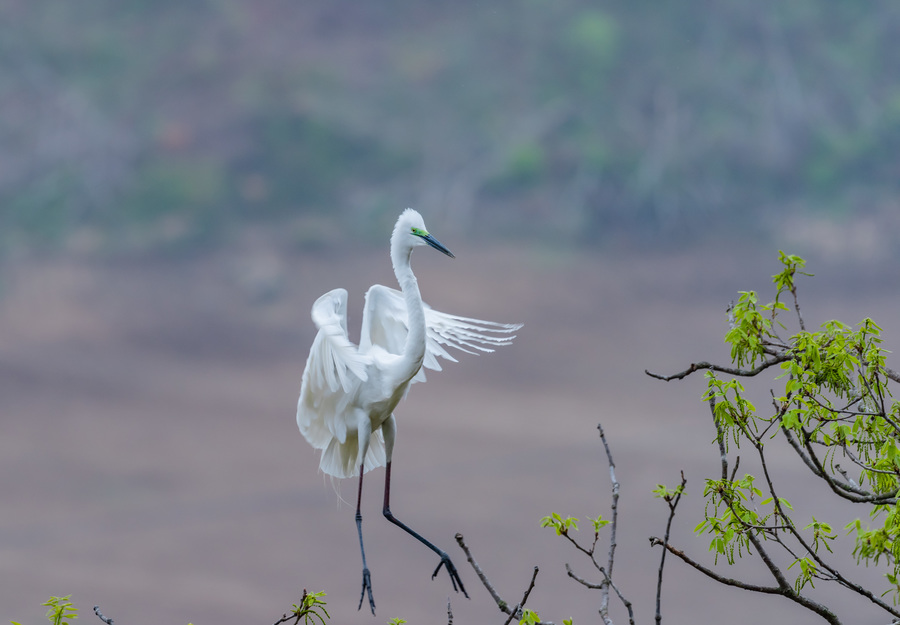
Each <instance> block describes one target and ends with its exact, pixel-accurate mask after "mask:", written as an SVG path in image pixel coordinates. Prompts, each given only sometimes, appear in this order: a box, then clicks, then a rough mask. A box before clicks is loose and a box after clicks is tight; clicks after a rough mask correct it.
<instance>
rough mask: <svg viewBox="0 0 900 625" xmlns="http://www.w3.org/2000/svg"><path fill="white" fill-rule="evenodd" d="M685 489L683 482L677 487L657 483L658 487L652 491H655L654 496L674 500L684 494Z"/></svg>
mask: <svg viewBox="0 0 900 625" xmlns="http://www.w3.org/2000/svg"><path fill="white" fill-rule="evenodd" d="M684 490H685V488H684V485H683V484H679V485H678V486H676V487H675V488H669V487H668V486H666V485H665V484H657V485H656V488H654V489H653V491H652V492H653V496H654V497H656V498H658V499H664V500H666V501H672V500H673V499H675V498H676V497H677V496H678V495H681V494H683V493H684Z"/></svg>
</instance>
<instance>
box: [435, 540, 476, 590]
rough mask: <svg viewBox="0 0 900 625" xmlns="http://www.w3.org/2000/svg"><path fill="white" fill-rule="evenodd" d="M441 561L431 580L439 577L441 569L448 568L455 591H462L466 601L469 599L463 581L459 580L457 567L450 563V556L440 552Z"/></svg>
mask: <svg viewBox="0 0 900 625" xmlns="http://www.w3.org/2000/svg"><path fill="white" fill-rule="evenodd" d="M440 556H441V561H440V562H439V563H438V565H437V568H436V569H434V573H432V574H431V579H434V578H435V577H437V574H438V571H440V570H441V567H442V566H444V567H447V573H448V574H449V575H450V582H451V583H452V584H453V590H455V591H456V592H459V591H460V590H461V591H462V594H464V595H465V597H466V599H468V598H469V593H467V592H466V587H465V586H463V583H462V580H461V579H460V578H459V573H457V572H456V567H455V566H453V562H451V561H450V556H448V555H447V554H446V553H444V552H443V551H441V552H440Z"/></svg>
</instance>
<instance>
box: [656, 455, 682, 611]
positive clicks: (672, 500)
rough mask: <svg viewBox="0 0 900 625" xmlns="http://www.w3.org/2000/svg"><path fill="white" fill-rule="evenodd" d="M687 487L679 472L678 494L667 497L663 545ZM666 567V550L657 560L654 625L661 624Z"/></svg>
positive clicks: (667, 540)
mask: <svg viewBox="0 0 900 625" xmlns="http://www.w3.org/2000/svg"><path fill="white" fill-rule="evenodd" d="M685 486H687V478H686V477H684V471H682V472H681V486H680V487H679V488H678V494H677V495H675V496H674V497H672V496H667V497H666V503H667V504H669V520H668V521H666V533H665V535H664V537H663V541H664V543H663V544H665V545H668V544H669V533H670V532H671V530H672V519H674V518H675V508H677V507H678V502H679V501H681V495H682V494H684V488H685ZM665 565H666V550H665V549H663V552H662V556H661V557H660V559H659V578H658V579H657V582H656V625H659V624H660V623H661V622H662V582H663V567H664V566H665Z"/></svg>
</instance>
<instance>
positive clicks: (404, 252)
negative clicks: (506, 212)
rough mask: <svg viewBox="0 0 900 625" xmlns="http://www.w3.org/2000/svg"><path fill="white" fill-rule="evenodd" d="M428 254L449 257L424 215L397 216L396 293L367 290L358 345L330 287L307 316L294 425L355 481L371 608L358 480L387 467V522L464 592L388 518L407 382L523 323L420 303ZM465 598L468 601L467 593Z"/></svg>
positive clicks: (501, 340)
mask: <svg viewBox="0 0 900 625" xmlns="http://www.w3.org/2000/svg"><path fill="white" fill-rule="evenodd" d="M421 245H430V246H431V247H433V248H435V249H437V250H438V251H440V252H443V253H444V254H446V255H447V256H450V257H451V258H453V254H452V253H451V252H450V250H448V249H447V248H446V247H444V246H443V245H442V244H441V243H440V242H438V241H437V240H436V239H435V238H434V237H433V236H431V235H430V234H429V233H428V231H427V230H426V229H425V223H424V221H423V220H422V216H421V215H419V213H417V212H416V211H414V210H412V209H411V208H408V209H406V210H405V211H403V213H402V214H401V215H400V218H399V219H398V220H397V223H396V225H395V226H394V231H393V234H392V235H391V263H392V264H393V267H394V274H395V275H396V276H397V282H398V283H399V284H400V289H401V290H400V291H397V290H396V289H392V288H389V287H386V286H381V285H379V284H376V285H374V286H372V287H371V288H369V290H368V291H367V292H366V303H365V308H364V309H363V319H362V332H361V334H360V341H359V346H356V345H354V344H353V343H352V342H351V341H350V339H349V338H348V336H347V291H345V290H344V289H335V290H333V291H330V292H328V293H326V294H325V295H323V296H322V297H320V298H319V299H318V300H316V303H315V304H313V307H312V319H313V322H315V324H316V327H317V328H318V329H319V331H318V334H317V335H316V338H315V340H314V341H313V344H312V347H311V348H310V350H309V358H308V359H307V361H306V369H305V370H304V371H303V382H302V385H301V388H300V399H299V401H298V403H297V425H298V426H299V428H300V432H301V433H302V434H303V436H304V437H306V440H307V441H309V443H310V445H312V446H313V447H314V448H315V449H318V450H320V451H321V459H320V461H319V468H320V469H321V470H322V471H323V472H325V473H327V474H328V475H332V476H334V477H337V478H345V477H352V476H355V475H358V476H359V491H358V495H357V500H356V527H357V531H358V533H359V545H360V551H361V553H362V561H363V582H362V593H361V595H360V599H359V605H360V607H362V602H363V599H364V598H365V596H366V593H367V592H368V596H369V605H370V607H371V609H372V614H374V613H375V601H374V599H373V597H372V582H371V577H370V575H369V569H368V567H367V565H366V552H365V548H364V547H363V538H362V514H361V512H360V506H361V502H362V483H363V474H365V473H366V472H367V471H370V470H371V469H374V468H376V467H382V466H384V467H386V471H385V487H384V508H383V513H384V516H385V517H386V518H387V519H388V520H389V521H391V522H392V523H394V524H395V525H397V526H399V527H401V528H402V529H403V530H405V531H406V532H408V533H409V534H411V535H412V536H413V537H415V538H416V539H417V540H419V541H420V542H422V543H423V544H425V545H426V546H428V547H429V548H430V549H432V550H433V551H434V552H435V553H437V554H438V555H439V556H440V557H441V561H440V563H439V564H438V566H437V568H436V569H435V571H434V574H433V575H432V578H433V577H434V576H435V575H437V573H438V571H439V570H440V568H441V567H442V566H445V567H446V568H447V572H448V573H449V575H450V580H451V582H452V583H453V588H454V590H456V589H457V587H458V588H459V590H462V592H463V594H465V593H466V590H465V587H464V586H463V584H462V580H461V579H460V578H459V574H458V572H457V571H456V568H455V567H454V565H453V563H452V562H451V561H450V558H449V556H448V555H447V554H446V553H445V552H444V551H441V550H440V549H438V548H437V547H435V546H434V545H433V544H432V543H430V542H429V541H427V540H426V539H424V538H423V537H422V536H420V535H419V534H418V533H416V532H415V531H413V530H412V529H410V528H409V527H408V526H406V525H405V524H403V523H401V522H400V521H398V520H397V519H396V518H395V517H394V516H393V514H391V511H390V484H391V456H392V452H393V447H394V434H395V432H396V420H395V419H394V415H393V412H394V408H395V407H396V406H397V404H398V402H399V401H400V400H401V399H402V398H403V397H404V396H405V395H406V392H407V390H408V388H409V385H410V384H411V383H413V382H424V381H425V371H424V368H428V369H432V370H435V371H440V370H441V365H440V362H439V360H438V359H439V358H445V359H447V360H450V361H454V362H455V360H456V359H455V358H454V357H453V356H452V355H451V354H450V353H449V352H448V351H447V349H445V348H448V347H449V348H455V349H458V350H461V351H463V352H468V353H475V352H479V351H480V352H490V351H493V348H494V347H497V346H500V345H508V344H509V343H510V342H511V341H512V340H513V338H515V337H514V336H513V335H512V332H515V331H516V330H518V329H519V328H520V327H522V326H521V324H502V323H494V322H491V321H481V320H478V319H470V318H468V317H459V316H456V315H448V314H446V313H442V312H439V311H437V310H434V309H432V308H431V307H429V306H428V305H427V304H425V303H424V302H423V301H422V296H421V294H420V293H419V286H418V283H417V282H416V277H415V276H414V275H413V272H412V269H411V267H410V256H411V254H412V251H413V249H414V248H416V247H418V246H421ZM466 596H468V595H466Z"/></svg>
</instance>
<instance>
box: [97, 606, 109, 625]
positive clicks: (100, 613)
mask: <svg viewBox="0 0 900 625" xmlns="http://www.w3.org/2000/svg"><path fill="white" fill-rule="evenodd" d="M94 614H96V615H97V618H99V619H100V620H101V621H103V622H104V623H106V625H113V620H112V619H111V618H106V617H105V616H103V612H101V611H100V606H99V605H95V606H94Z"/></svg>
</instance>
